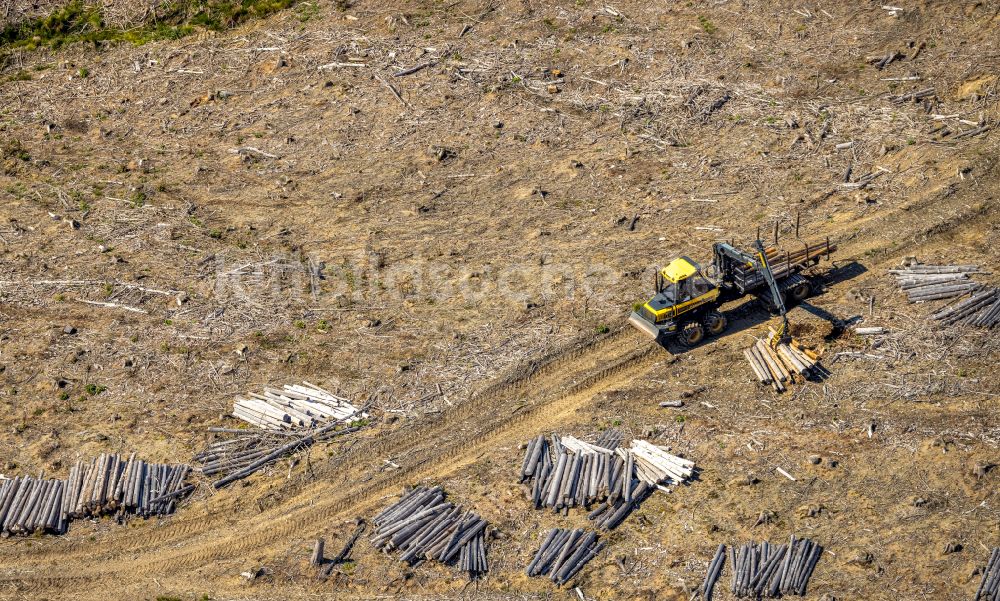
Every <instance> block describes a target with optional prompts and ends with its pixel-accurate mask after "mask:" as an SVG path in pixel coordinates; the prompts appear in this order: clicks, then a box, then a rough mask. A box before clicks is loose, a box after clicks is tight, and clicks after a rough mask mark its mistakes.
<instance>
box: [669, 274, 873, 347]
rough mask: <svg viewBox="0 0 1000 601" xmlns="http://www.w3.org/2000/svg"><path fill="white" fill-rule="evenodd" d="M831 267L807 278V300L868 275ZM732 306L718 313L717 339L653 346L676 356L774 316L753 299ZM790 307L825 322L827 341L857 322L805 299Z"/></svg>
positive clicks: (747, 298) (671, 339)
mask: <svg viewBox="0 0 1000 601" xmlns="http://www.w3.org/2000/svg"><path fill="white" fill-rule="evenodd" d="M833 265H834V267H833V269H830V270H827V271H825V272H821V273H818V274H817V275H815V276H812V277H811V278H810V281H811V282H812V284H813V293H812V295H811V296H818V295H821V294H823V293H824V292H826V291H827V290H828V289H829V288H830V287H831V286H835V285H837V284H841V283H843V282H847V281H850V280H852V279H854V278H856V277H858V276H860V275H862V274H865V273H867V272H868V269H867V268H866V267H865V266H864V265H862V264H860V263H858V262H857V261H850V262H848V263H844V264H842V265H838V264H837V262H836V261H834V262H833ZM733 302H734V303H739V304H737V305H736V306H734V307H731V308H729V309H723V311H722V313H723V314H724V315H725V316H726V319H728V320H729V327H728V328H726V331H725V332H723V333H722V334H719V335H718V336H712V337H706V338H705V339H704V340H702V341H701V342H699V343H698V344H696V345H695V346H693V347H688V346H685V345H684V344H682V343H681V342H679V341H678V340H677V339H676V338H675V337H673V336H670V337H666V338H661V339H659V340H657V344H659V345H660V346H662V347H663V348H665V349H666V350H668V351H669V352H670V353H671V354H674V355H680V354H683V353H685V352H687V351H689V350H692V349H695V348H699V347H701V346H704V345H706V344H711V343H712V342H713V341H714V340H719V339H722V338H726V337H729V336H733V335H736V334H740V333H741V332H744V331H746V330H749V329H750V328H753V327H756V326H759V325H761V324H763V323H766V322H767V321H769V320H771V319H772V318H773V317H774V315H776V314H775V313H772V312H771V311H769V310H768V308H767V306H766V305H765V304H764V302H763V301H761V300H760V299H758V298H756V297H753V296H748V297H744V298H743V299H741V300H737V301H733ZM794 307H800V308H801V309H802V310H803V311H807V312H809V313H810V314H812V315H815V316H816V317H819V318H820V319H823V320H826V321H829V322H830V324H831V325H832V326H833V329H832V331H831V333H830V334H828V335H827V337H826V338H827V340H832V339H834V338H837V337H838V336H840V334H841V333H842V332H843V331H844V328H846V327H847V326H848V325H850V323H852V322H853V321H856V320H857V319H859V317H858V316H854V317H851V318H847V319H842V318H839V317H837V316H836V315H834V314H832V313H830V312H829V311H827V310H825V309H823V308H821V307H817V306H816V305H814V304H812V303H810V302H809V301H808V299H807V300H803V301H800V302H798V303H790V304H789V305H788V310H789V311H791V310H792V308H794Z"/></svg>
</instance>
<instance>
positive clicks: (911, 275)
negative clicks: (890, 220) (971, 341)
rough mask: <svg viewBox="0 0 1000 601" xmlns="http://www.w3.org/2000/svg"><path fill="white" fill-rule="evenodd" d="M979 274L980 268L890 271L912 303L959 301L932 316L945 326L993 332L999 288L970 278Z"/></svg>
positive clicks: (999, 317)
mask: <svg viewBox="0 0 1000 601" xmlns="http://www.w3.org/2000/svg"><path fill="white" fill-rule="evenodd" d="M978 271H979V266H978V265H910V266H908V267H905V268H903V269H890V270H889V273H891V274H893V275H894V276H896V283H897V284H898V285H899V287H900V288H901V289H902V290H903V291H904V292H906V295H907V298H908V299H909V301H910V302H911V303H920V302H925V301H933V300H944V299H957V298H959V297H962V296H966V295H970V296H969V297H968V298H966V299H964V300H961V301H959V302H957V303H955V304H952V305H946V306H944V307H942V308H941V309H939V310H938V311H936V312H935V313H933V314H932V315H931V318H932V319H935V320H937V321H940V322H942V323H944V324H945V325H949V326H950V325H957V324H961V325H968V326H973V327H978V328H987V329H992V328H994V327H996V326H997V325H1000V289H998V288H993V287H991V286H986V285H984V284H980V283H979V282H975V281H973V280H972V279H970V276H971V275H972V274H974V273H976V272H978Z"/></svg>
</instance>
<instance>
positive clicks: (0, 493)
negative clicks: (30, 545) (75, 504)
mask: <svg viewBox="0 0 1000 601" xmlns="http://www.w3.org/2000/svg"><path fill="white" fill-rule="evenodd" d="M65 489H66V482H65V481H64V480H43V479H39V478H32V477H31V476H26V477H24V478H20V477H18V478H14V479H13V480H4V481H3V484H2V485H0V532H2V533H3V534H4V535H10V534H24V535H27V534H33V533H35V532H40V533H46V532H48V533H52V534H62V533H64V532H66V526H67V515H66V510H65V506H64V503H63V492H64V491H65Z"/></svg>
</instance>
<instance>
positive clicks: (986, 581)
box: [972, 548, 1000, 601]
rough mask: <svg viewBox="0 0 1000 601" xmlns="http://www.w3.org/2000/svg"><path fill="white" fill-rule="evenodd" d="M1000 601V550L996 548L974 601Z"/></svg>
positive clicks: (991, 554) (984, 571)
mask: <svg viewBox="0 0 1000 601" xmlns="http://www.w3.org/2000/svg"><path fill="white" fill-rule="evenodd" d="M980 599H983V600H985V601H1000V549H997V548H994V549H993V552H992V553H990V560H989V562H988V563H987V564H986V569H985V570H983V579H982V580H981V581H980V582H979V588H978V589H976V596H975V597H973V600H972V601H980Z"/></svg>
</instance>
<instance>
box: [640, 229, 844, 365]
mask: <svg viewBox="0 0 1000 601" xmlns="http://www.w3.org/2000/svg"><path fill="white" fill-rule="evenodd" d="M796 244H801V245H802V246H801V248H797V249H796V250H791V251H784V250H779V249H777V248H775V247H766V248H765V246H764V244H763V243H762V242H761V241H760V240H757V241H756V243H755V246H756V250H754V251H752V252H747V251H744V250H741V249H739V248H736V247H735V246H733V245H732V244H727V243H725V242H717V243H716V244H715V245H713V246H712V251H713V258H712V264H711V265H710V266H709V269H708V273H706V270H703V269H702V268H701V266H700V265H699V264H698V263H696V262H694V261H692V260H691V259H689V258H688V257H683V256H682V257H679V258H677V259H674V260H673V261H671V262H670V264H669V265H667V266H666V267H664V268H663V269H661V270H660V271H658V272H657V273H656V284H655V286H656V288H655V295H654V296H653V298H651V299H649V300H648V301H647V302H646V303H645V304H643V305H642V306H641V307H639V308H638V309H637V310H636V311H633V312H632V315H631V316H630V317H629V323H631V324H632V325H633V326H635V327H636V328H638V329H639V330H641V331H642V332H644V333H645V334H648V335H649V336H650V337H652V338H654V339H656V341H657V342H661V343H662V342H664V340H665V338H666V337H667V336H674V335H679V336H678V337H679V338H680V340H681V342H683V343H684V344H687V345H689V346H693V345H695V344H698V343H699V342H701V341H702V340H703V339H704V338H705V334H706V333H707V334H709V335H711V336H715V335H718V334H721V333H722V332H723V331H725V329H726V326H728V325H729V323H728V320H727V319H726V316H725V315H724V314H723V313H722V311H721V310H720V307H721V306H722V304H723V303H725V302H728V301H731V300H734V299H737V298H740V297H742V296H746V295H747V294H754V295H755V296H757V297H758V298H760V299H761V300H763V301H764V303H765V304H766V305H767V306H768V308H769V309H771V310H774V311H778V312H780V313H781V314H782V316H784V309H785V302H784V301H785V297H786V296H790V297H791V300H793V301H801V300H802V299H804V298H806V297H808V296H809V294H810V293H811V292H812V283H811V282H810V281H809V279H808V278H806V277H805V276H803V275H802V274H800V273H799V272H800V271H802V270H803V269H805V268H806V267H808V266H810V265H815V264H817V263H819V260H820V258H821V257H822V256H824V255H825V256H826V257H827V258H828V259H829V257H830V254H831V253H833V251H835V250H837V246H836V245H833V244H830V240H829V239H827V240H825V241H821V242H813V243H809V242H805V241H802V240H797V241H796ZM783 329H784V328H783Z"/></svg>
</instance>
